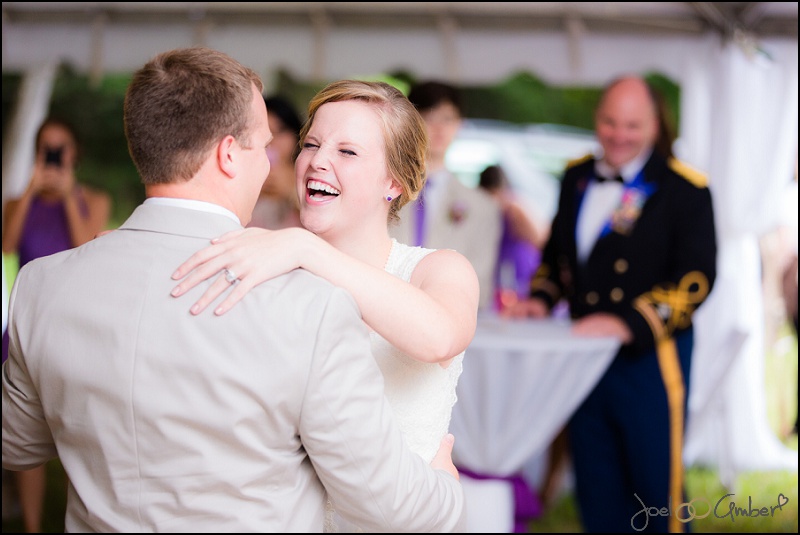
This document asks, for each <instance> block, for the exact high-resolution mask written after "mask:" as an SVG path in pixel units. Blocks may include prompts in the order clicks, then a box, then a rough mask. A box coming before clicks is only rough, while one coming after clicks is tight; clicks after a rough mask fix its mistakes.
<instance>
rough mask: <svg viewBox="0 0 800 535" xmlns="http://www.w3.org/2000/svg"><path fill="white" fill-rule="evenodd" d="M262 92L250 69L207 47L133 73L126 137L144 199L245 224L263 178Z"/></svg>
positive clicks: (266, 134) (265, 131) (161, 58)
mask: <svg viewBox="0 0 800 535" xmlns="http://www.w3.org/2000/svg"><path fill="white" fill-rule="evenodd" d="M262 88H263V86H262V83H261V79H260V78H259V77H258V75H257V74H256V73H255V72H254V71H253V70H252V69H249V68H247V67H245V66H243V65H242V64H240V63H239V62H238V61H236V60H234V59H233V58H231V57H230V56H228V55H226V54H223V53H222V52H218V51H216V50H212V49H209V48H205V47H192V48H183V49H177V50H171V51H168V52H164V53H162V54H159V55H157V56H155V57H154V58H153V59H151V60H150V61H149V62H148V63H147V64H145V65H144V66H143V67H142V68H140V69H139V70H138V71H136V73H134V76H133V79H132V81H131V83H130V85H129V87H128V91H127V94H126V95H125V107H124V120H125V136H126V138H127V140H128V150H129V152H130V155H131V158H132V159H133V162H134V164H135V165H136V168H137V170H138V171H139V174H140V176H141V178H142V182H143V183H144V184H145V189H146V190H147V192H148V196H152V195H164V196H171V197H188V198H196V199H198V200H206V201H209V202H215V203H217V204H222V205H224V206H226V207H227V208H229V209H231V210H233V211H234V212H235V213H237V215H239V217H240V219H242V222H243V223H246V222H247V221H248V220H249V219H250V213H251V212H252V207H253V205H254V204H255V200H256V199H257V197H258V192H259V191H260V190H261V186H262V184H263V182H264V180H265V179H266V177H267V175H268V174H269V160H268V158H267V157H266V153H265V150H264V149H265V147H266V145H267V144H268V143H269V142H270V141H271V139H272V134H271V132H270V131H269V125H268V122H267V111H266V107H265V105H264V99H263V97H262V96H261V91H262ZM251 201H252V202H251ZM248 206H249V208H248Z"/></svg>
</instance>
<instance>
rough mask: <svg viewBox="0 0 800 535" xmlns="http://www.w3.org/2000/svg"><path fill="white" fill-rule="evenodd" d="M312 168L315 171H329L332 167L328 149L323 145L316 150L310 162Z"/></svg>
mask: <svg viewBox="0 0 800 535" xmlns="http://www.w3.org/2000/svg"><path fill="white" fill-rule="evenodd" d="M308 164H309V165H310V166H311V168H312V169H314V170H315V171H328V170H329V169H330V168H331V163H330V158H329V157H328V156H327V151H325V150H324V149H322V148H321V147H320V148H318V149H317V150H316V151H314V155H313V156H311V160H310V161H309V162H308Z"/></svg>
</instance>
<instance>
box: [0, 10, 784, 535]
mask: <svg viewBox="0 0 800 535" xmlns="http://www.w3.org/2000/svg"><path fill="white" fill-rule="evenodd" d="M797 8H798V3H797V2H626V3H622V2H593V3H588V2H470V3H461V2H405V3H394V2H359V3H356V2H225V3H223V2H186V3H180V2H136V3H122V2H39V3H28V2H3V4H2V10H3V28H2V65H3V69H2V71H3V73H2V74H3V81H2V83H3V91H2V106H3V108H2V118H3V178H2V181H3V183H2V196H3V201H4V204H5V201H6V200H7V199H9V198H13V197H16V196H18V195H19V194H20V193H21V191H22V190H23V189H24V188H25V186H26V184H27V181H28V178H29V177H30V171H31V165H32V162H33V158H32V155H33V146H34V134H35V132H36V129H37V128H38V126H39V124H41V122H42V120H43V119H44V118H45V117H46V116H47V115H49V114H51V113H52V114H56V115H58V116H61V117H64V118H67V119H68V120H70V121H71V122H72V123H73V124H74V125H75V126H76V127H77V129H78V134H79V137H80V141H81V143H82V145H83V147H84V155H83V158H82V163H81V165H80V167H79V169H78V179H79V181H81V182H84V183H86V184H88V185H91V186H93V187H95V188H98V189H101V190H104V191H106V192H108V193H109V194H110V195H111V197H112V199H113V209H112V217H111V220H110V222H109V225H108V227H109V228H115V227H116V226H118V225H119V224H120V223H121V222H122V221H124V219H125V218H126V217H127V216H128V215H129V214H130V212H131V211H132V210H133V208H134V207H135V206H136V205H137V204H139V203H140V202H141V201H142V200H143V196H144V190H143V188H142V186H141V184H140V183H139V179H138V177H137V174H136V171H135V169H134V167H133V165H132V163H131V161H130V159H129V157H128V153H127V147H126V143H125V139H124V134H123V128H122V102H123V98H124V92H125V89H126V87H127V83H128V81H129V79H130V74H131V73H132V71H133V70H135V69H137V68H138V67H140V66H141V65H142V64H144V63H145V62H146V61H147V60H148V59H149V58H150V57H152V56H153V55H155V54H156V53H159V52H162V51H164V50H167V49H171V48H177V47H183V46H190V45H193V44H203V45H206V46H209V47H212V48H215V49H218V50H221V51H223V52H226V53H228V54H230V55H232V56H233V57H235V58H236V59H238V60H239V61H241V62H242V63H244V64H246V65H248V66H249V67H251V68H253V69H255V70H256V71H257V72H258V73H259V74H261V76H262V78H263V80H264V82H265V91H264V92H265V94H280V95H283V96H285V97H287V98H288V99H290V100H291V101H292V102H293V103H294V104H295V105H296V106H297V108H298V109H299V110H301V111H304V110H305V108H306V105H307V103H308V100H309V98H310V97H311V96H312V95H313V94H314V93H315V92H316V91H317V90H318V89H320V88H321V87H323V86H324V85H325V84H326V83H328V82H329V81H332V80H336V79H340V78H363V79H383V80H386V81H388V82H390V83H392V84H394V85H396V86H397V87H399V88H401V89H407V88H408V87H410V85H411V84H413V83H415V82H417V81H424V80H429V79H439V80H443V81H447V82H449V83H451V84H454V85H456V86H457V87H459V89H461V90H462V92H463V96H464V100H465V102H464V104H465V116H466V117H467V121H465V124H464V127H463V128H462V131H461V132H460V133H459V136H458V138H457V140H456V142H455V143H454V144H453V145H452V147H451V149H450V151H449V152H448V157H447V162H448V167H450V168H451V170H453V171H454V172H455V173H456V174H457V175H458V176H459V178H460V179H461V180H462V181H463V182H464V183H465V184H467V185H469V186H473V187H474V186H476V184H477V179H478V175H479V173H480V172H481V171H482V170H483V169H484V168H485V167H486V166H487V165H491V164H500V165H502V166H503V167H504V168H505V169H506V171H507V173H508V176H509V179H510V181H511V184H512V186H513V187H514V189H515V190H516V191H517V192H518V193H519V195H520V197H521V198H522V199H523V200H524V202H525V203H526V206H527V207H528V208H529V210H530V212H531V214H532V215H533V216H535V217H537V218H539V219H541V220H545V221H546V220H549V218H551V217H552V216H553V215H554V213H555V204H556V199H557V195H558V189H559V179H560V175H561V172H562V171H563V168H564V165H565V163H566V162H567V161H568V160H570V159H572V158H577V157H580V156H582V155H584V154H586V153H587V152H591V151H593V150H594V149H595V147H596V143H595V140H594V136H593V133H592V127H593V110H594V107H595V104H596V103H597V98H598V96H599V94H600V91H601V88H602V86H603V85H604V84H605V83H606V82H607V81H609V80H610V79H612V78H614V77H615V76H618V75H620V74H625V73H635V74H640V75H644V76H645V77H646V78H647V79H648V81H650V82H651V83H652V84H653V85H655V86H656V87H657V88H658V89H659V90H660V91H661V92H662V93H663V94H664V95H665V97H666V100H667V102H668V104H669V106H670V110H671V113H672V119H673V121H674V124H675V126H676V127H677V128H676V129H677V132H678V133H679V139H678V141H677V142H676V146H675V153H676V155H677V156H678V157H679V158H681V159H682V160H684V161H686V162H688V163H689V164H691V165H693V166H694V167H696V168H698V169H700V170H702V171H704V172H705V173H707V174H708V176H709V184H710V188H711V191H712V195H713V196H714V202H715V211H716V216H717V228H718V239H719V245H720V259H719V268H718V271H719V279H718V282H717V287H716V289H715V291H714V293H713V294H712V298H711V299H710V300H709V301H708V302H707V303H706V304H705V305H704V306H703V307H702V308H701V309H700V311H699V312H698V316H697V330H698V343H697V348H696V353H695V355H696V357H695V364H696V370H695V368H693V375H694V374H695V373H696V374H697V376H698V377H702V378H703V381H701V383H702V384H703V385H704V387H703V390H702V391H699V392H698V393H697V395H694V394H695V393H694V392H693V398H691V401H690V420H689V431H688V436H687V448H686V451H685V454H686V462H687V466H689V474H688V476H687V477H688V484H689V486H690V494H692V495H694V496H700V495H703V496H707V497H710V496H722V495H724V494H725V493H727V492H733V491H736V492H738V493H739V494H740V495H743V496H747V495H750V496H752V497H753V499H754V501H759V502H765V505H772V504H773V502H774V501H775V499H776V497H777V496H778V495H779V494H781V495H784V496H786V497H788V498H789V504H788V507H787V508H784V509H782V510H781V511H780V512H779V513H776V514H775V515H773V516H772V517H770V518H750V519H743V520H741V521H740V520H737V521H736V522H732V521H731V520H730V519H725V520H719V521H714V520H713V519H710V518H709V519H707V521H704V522H702V523H701V522H697V523H695V524H696V525H695V526H694V529H695V530H696V531H765V532H768V531H771V532H797V506H796V503H797V433H796V428H794V429H793V426H794V425H795V423H796V417H797V416H796V415H797V400H798V394H797V382H798V374H797V339H796V335H795V332H794V331H793V329H792V328H791V325H790V324H789V321H788V318H787V314H786V312H785V310H786V307H785V305H786V303H785V297H784V295H783V293H782V291H781V287H780V275H781V273H780V271H781V269H782V266H783V264H784V263H785V261H786V257H787V255H790V254H792V252H794V254H796V251H797V146H798V144H797V134H798V125H797V117H798V110H797V102H798V95H797V80H798V77H797V64H798V61H797V60H798V58H797V31H798V23H797V11H798V9H797ZM4 266H5V269H6V275H7V276H8V279H7V285H8V288H10V287H11V284H12V283H13V278H14V274H15V259H14V256H13V255H4ZM794 298H795V299H796V295H795V296H794ZM795 307H796V302H795ZM4 314H5V310H4ZM693 380H694V379H693ZM531 417H532V418H533V417H534V415H533V414H532V415H531ZM48 470H49V471H50V476H51V477H49V478H48V497H47V500H48V501H47V507H46V512H47V513H48V520H47V522H46V523H45V524H44V525H43V529H44V530H46V531H63V503H64V497H63V493H64V488H63V485H64V479H63V475H59V474H60V472H59V467H58V465H57V463H56V462H54V463H53V465H52V466H49V467H48ZM5 476H6V474H4V478H3V496H4V498H3V500H4V501H3V505H4V507H3V531H15V530H19V529H21V528H20V525H21V524H20V523H19V519H18V510H17V509H15V504H14V501H13V488H10V487H13V481H12V480H11V479H10V478H7V477H5ZM732 489H733V490H732ZM569 491H570V488H569V480H568V478H566V482H565V484H564V488H563V493H562V494H561V499H560V500H559V501H557V502H556V503H555V504H553V505H552V506H551V507H550V508H548V509H547V510H546V511H545V512H544V514H543V516H542V517H541V518H540V519H539V520H537V521H535V522H534V523H532V524H531V526H530V529H531V531H551V532H552V531H580V529H581V528H580V524H579V522H578V521H577V519H576V513H575V511H574V506H573V504H572V501H571V496H570V492H569Z"/></svg>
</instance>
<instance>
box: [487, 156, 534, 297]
mask: <svg viewBox="0 0 800 535" xmlns="http://www.w3.org/2000/svg"><path fill="white" fill-rule="evenodd" d="M478 186H479V187H480V188H481V189H483V190H484V191H486V192H487V193H489V194H490V195H492V197H494V198H495V200H496V201H497V204H498V205H499V206H500V210H501V212H502V216H503V232H502V234H501V236H500V251H499V253H498V259H497V267H496V268H495V273H494V289H495V308H496V309H497V310H502V309H503V308H505V307H508V306H511V305H513V304H514V303H516V302H517V301H518V300H519V299H525V298H527V297H528V293H529V292H530V281H531V278H532V277H533V275H534V273H536V268H537V267H539V261H540V259H541V248H542V247H543V246H544V243H545V242H546V241H547V234H548V229H547V228H546V227H547V225H544V224H542V223H540V222H538V221H535V220H534V218H533V217H531V215H530V214H529V212H528V210H527V209H526V208H525V206H523V205H522V203H521V202H520V201H519V199H518V198H517V197H516V195H515V193H514V191H513V190H512V188H511V185H510V184H509V182H508V176H507V175H506V172H505V170H504V169H503V168H502V167H500V166H499V165H490V166H488V167H487V168H486V169H484V170H483V171H482V172H481V175H480V180H479V182H478Z"/></svg>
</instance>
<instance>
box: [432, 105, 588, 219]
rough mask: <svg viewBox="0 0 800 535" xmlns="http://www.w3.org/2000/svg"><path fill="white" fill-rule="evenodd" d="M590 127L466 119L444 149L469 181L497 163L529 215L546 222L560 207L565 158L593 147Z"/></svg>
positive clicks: (453, 167)
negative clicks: (453, 138)
mask: <svg viewBox="0 0 800 535" xmlns="http://www.w3.org/2000/svg"><path fill="white" fill-rule="evenodd" d="M598 147H599V144H598V143H597V140H596V138H595V136H594V132H592V131H590V130H584V129H580V128H574V127H570V126H561V125H551V124H535V125H525V126H523V125H516V124H512V123H507V122H502V121H493V120H486V119H465V120H464V122H463V125H462V127H461V130H459V133H458V135H457V136H456V139H455V140H454V141H453V143H452V144H451V145H450V148H449V149H448V151H447V155H446V158H445V160H446V165H447V167H448V169H450V170H451V171H452V172H453V173H454V174H455V175H456V176H458V178H459V179H460V180H461V181H462V182H463V183H464V184H466V185H467V186H470V187H477V186H478V180H479V178H480V173H481V171H483V170H484V169H485V168H486V167H487V166H489V165H500V166H501V167H502V168H503V169H504V170H505V172H506V175H507V176H508V179H509V181H510V182H511V186H512V188H513V189H514V191H515V192H516V193H517V195H518V196H519V197H520V199H521V200H522V202H523V203H524V204H525V205H528V206H529V208H530V210H531V212H532V215H534V216H535V217H536V218H538V219H541V220H544V221H547V222H550V221H552V219H553V217H554V216H555V213H556V209H557V207H558V194H559V188H560V186H561V182H560V180H561V175H562V174H563V172H564V168H565V166H566V164H567V162H568V161H570V160H573V159H576V158H580V157H582V156H585V155H586V154H589V153H596V152H597V149H598Z"/></svg>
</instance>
